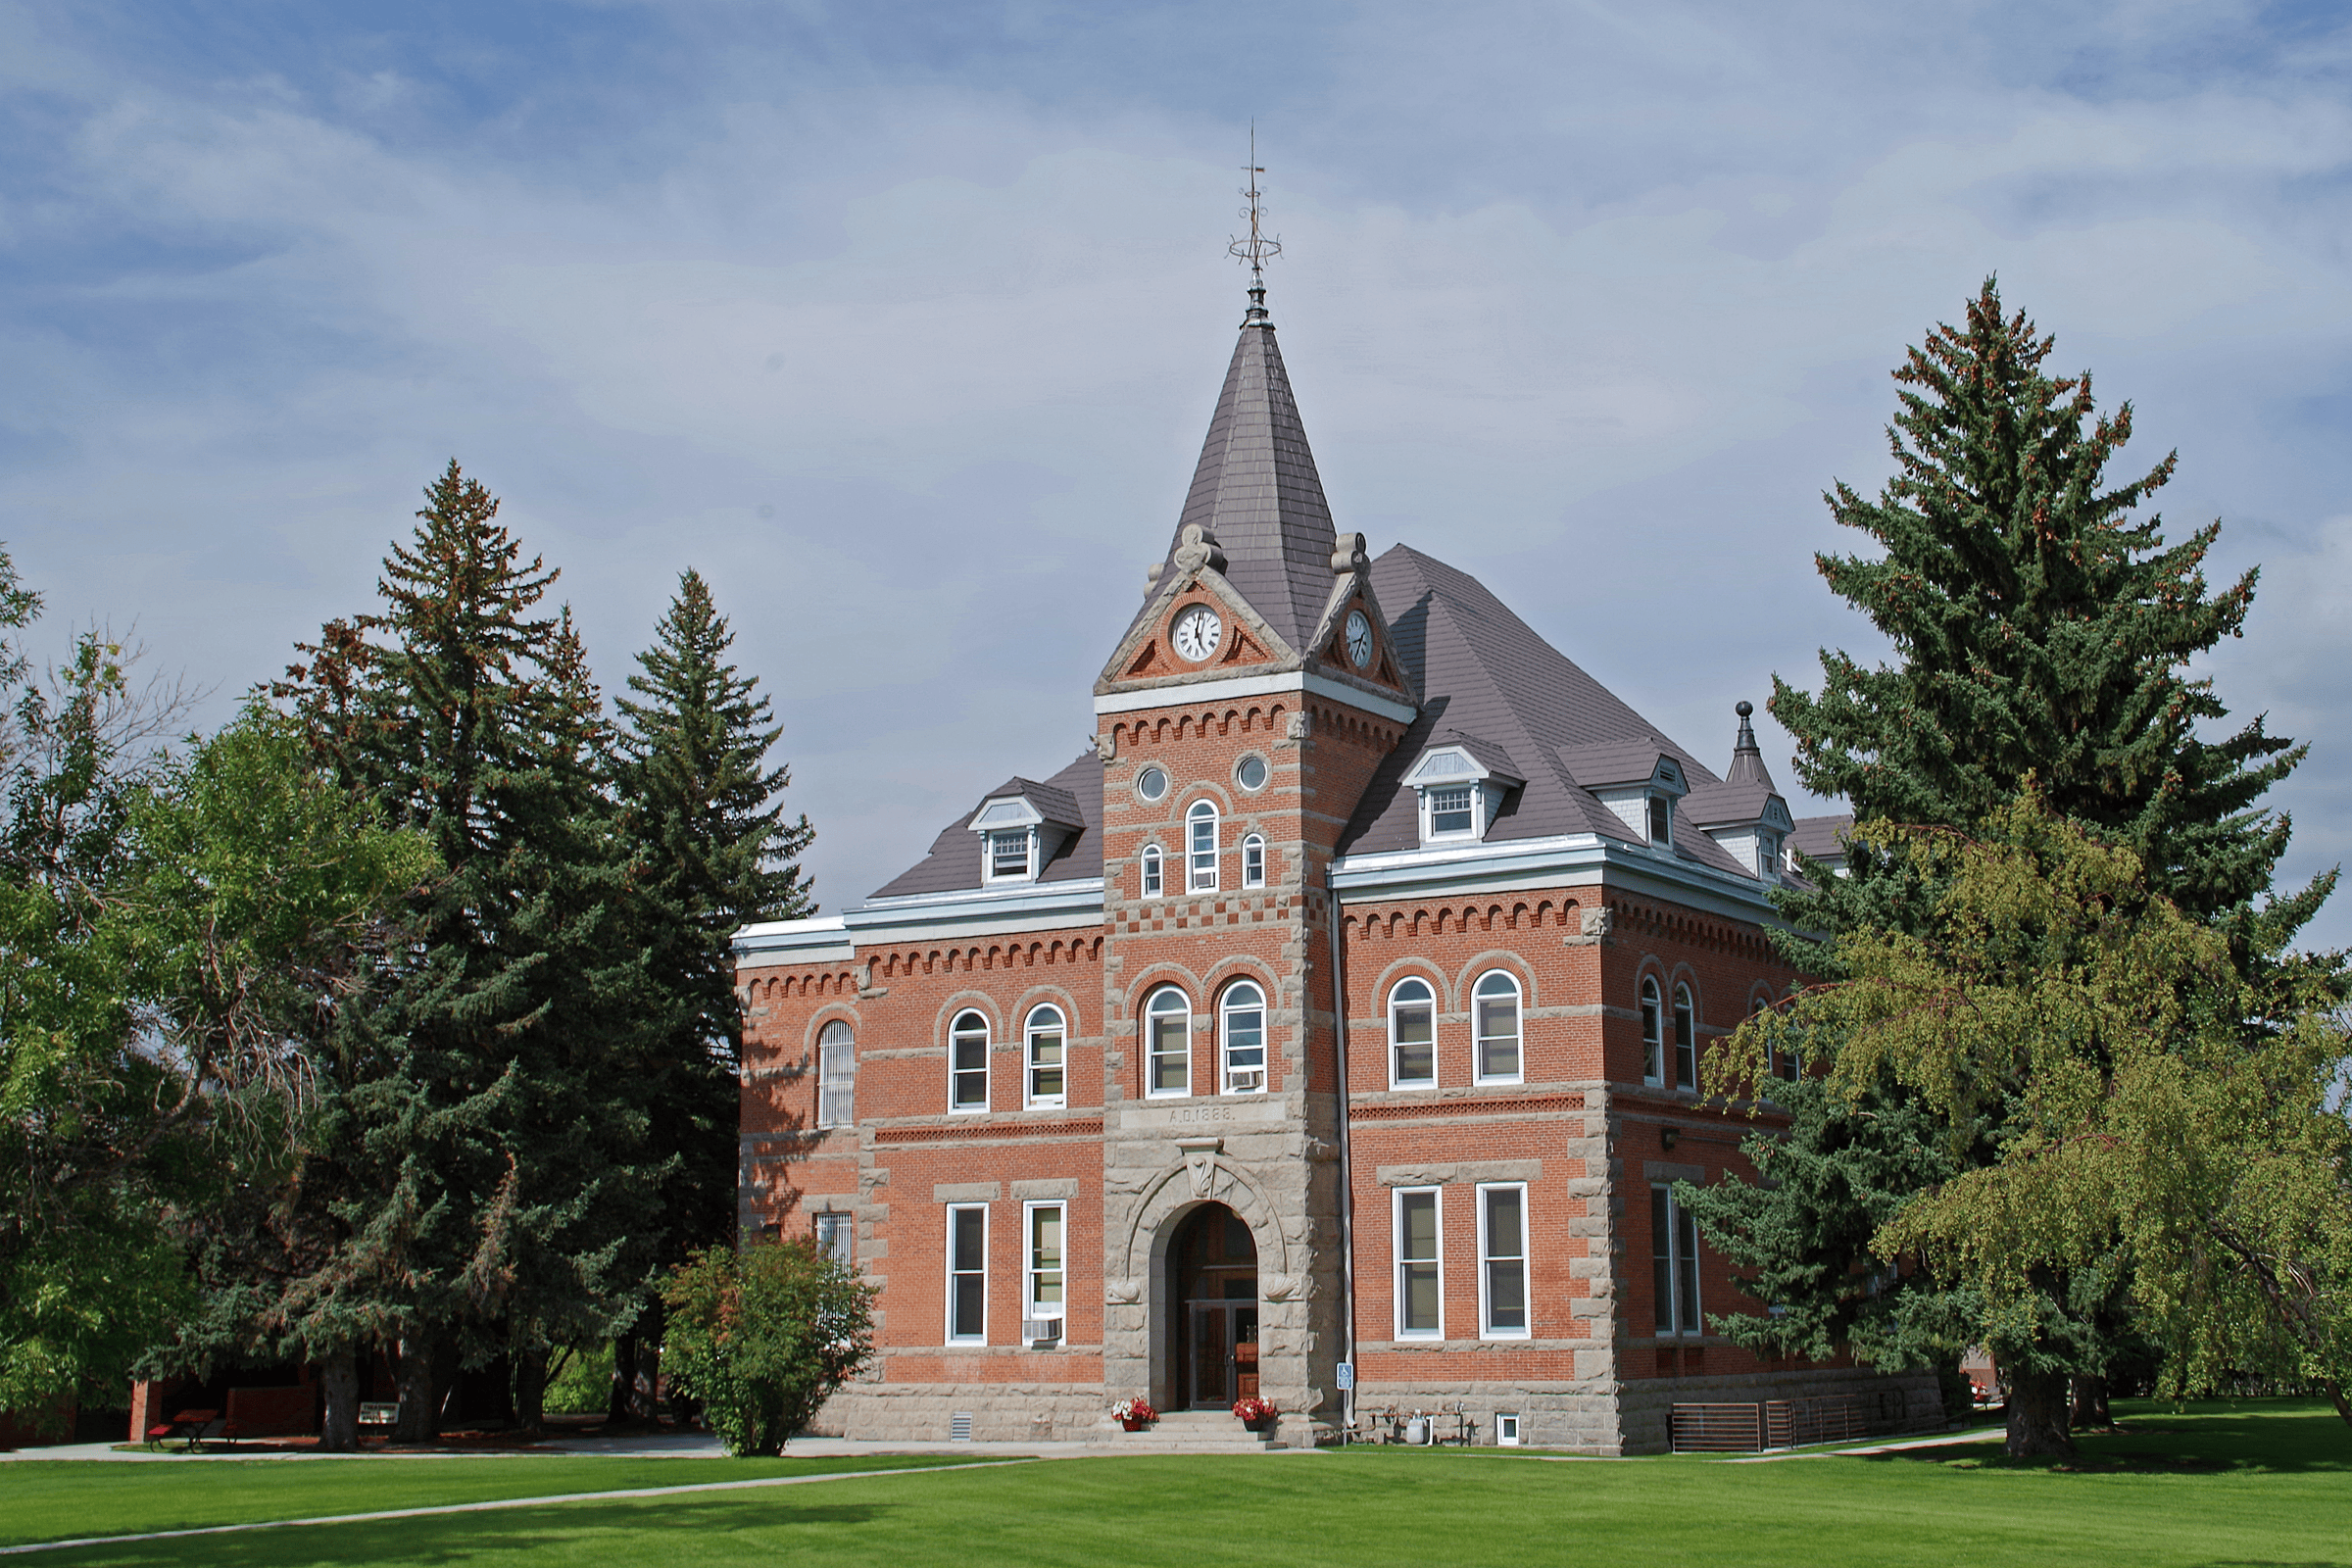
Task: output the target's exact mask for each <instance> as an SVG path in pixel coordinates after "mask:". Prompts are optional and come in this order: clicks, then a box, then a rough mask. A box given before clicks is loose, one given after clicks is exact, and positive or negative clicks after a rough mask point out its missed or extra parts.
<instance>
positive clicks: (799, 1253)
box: [662, 1239, 874, 1458]
mask: <svg viewBox="0 0 2352 1568" xmlns="http://www.w3.org/2000/svg"><path fill="white" fill-rule="evenodd" d="M873 1298H874V1292H873V1290H872V1288H871V1287H870V1286H866V1285H863V1284H860V1283H859V1282H858V1277H857V1275H856V1274H855V1273H853V1272H852V1271H851V1270H850V1269H849V1268H848V1267H847V1266H846V1265H844V1264H841V1263H837V1262H835V1261H833V1260H832V1259H831V1258H828V1257H825V1256H823V1255H822V1254H820V1253H819V1252H818V1251H817V1250H816V1247H815V1244H814V1243H813V1242H811V1241H808V1240H801V1239H796V1240H793V1241H761V1242H754V1243H752V1244H751V1245H749V1246H748V1247H746V1248H744V1249H743V1250H741V1251H740V1252H739V1251H737V1250H734V1249H732V1248H727V1247H711V1248H706V1249H704V1250H701V1251H699V1252H696V1253H695V1254H694V1255H693V1256H691V1257H689V1258H688V1259H687V1260H686V1261H685V1262H684V1263H681V1264H679V1265H678V1266H677V1267H676V1268H674V1269H672V1270H671V1271H670V1275H669V1278H668V1280H667V1281H666V1282H664V1283H663V1285H662V1299H663V1300H664V1301H666V1302H668V1303H669V1324H668V1329H667V1332H666V1333H665V1334H664V1335H663V1340H662V1365H663V1367H664V1369H665V1370H667V1372H668V1373H669V1380H670V1386H671V1387H672V1388H673V1389H675V1390H677V1391H678V1392H679V1393H682V1394H685V1395H687V1396H689V1397H693V1398H696V1399H700V1400H701V1401H702V1402H703V1419H704V1421H705V1423H707V1424H708V1425H709V1426H710V1428H711V1431H712V1432H713V1433H715V1434H717V1436H718V1439H719V1441H720V1442H721V1443H723V1444H725V1445H726V1448H727V1451H728V1452H729V1453H731V1454H733V1455H735V1456H736V1457H737V1458H746V1457H750V1456H753V1455H761V1454H775V1453H779V1452H781V1451H782V1450H783V1447H784V1440H785V1439H787V1438H789V1437H791V1436H792V1435H793V1434H794V1433H796V1432H799V1431H801V1430H802V1429H803V1428H805V1427H806V1426H808V1424H809V1421H810V1419H811V1418H813V1417H814V1416H815V1414H816V1411H817V1407H818V1406H819V1405H821V1404H823V1403H824V1402H825V1399H826V1397H827V1396H829V1395H830V1394H832V1392H833V1391H834V1390H835V1389H837V1388H839V1387H841V1385H843V1384H844V1383H847V1382H848V1381H849V1380H850V1379H851V1378H852V1377H854V1376H856V1375H857V1373H858V1369H859V1368H860V1367H862V1366H864V1365H865V1363H866V1362H867V1361H868V1360H869V1359H871V1358H872V1356H873V1353H874V1341H873Z"/></svg>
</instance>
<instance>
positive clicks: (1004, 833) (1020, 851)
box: [988, 827, 1037, 882]
mask: <svg viewBox="0 0 2352 1568" xmlns="http://www.w3.org/2000/svg"><path fill="white" fill-rule="evenodd" d="M1036 843H1037V830H1036V829H1035V828H1026V827H1016V828H1000V829H998V830H997V831H995V832H993V833H991V834H989V835H988V879H989V880H990V881H991V882H1025V881H1027V880H1028V879H1029V877H1030V875H1031V873H1032V872H1033V871H1034V869H1035V867H1034V866H1032V865H1031V864H1030V860H1029V852H1030V850H1031V849H1032V848H1034V847H1035V845H1036Z"/></svg>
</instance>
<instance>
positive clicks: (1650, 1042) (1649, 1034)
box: [1642, 975, 1666, 1084]
mask: <svg viewBox="0 0 2352 1568" xmlns="http://www.w3.org/2000/svg"><path fill="white" fill-rule="evenodd" d="M1664 1012H1665V1007H1664V1005H1663V1004H1662V1003H1661V1002H1660V1000H1659V998H1658V982H1657V981H1656V980H1654V979H1652V978H1650V977H1649V976H1646V975H1644V976H1643V977H1642V1082H1643V1083H1645V1084H1658V1083H1664V1082H1665V1081H1666V1078H1665V1073H1666V1043H1665V1038H1664V1035H1663V1030H1664V1028H1665V1022H1664V1018H1663V1014H1664Z"/></svg>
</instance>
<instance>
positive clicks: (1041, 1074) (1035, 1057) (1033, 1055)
mask: <svg viewBox="0 0 2352 1568" xmlns="http://www.w3.org/2000/svg"><path fill="white" fill-rule="evenodd" d="M1028 1033H1029V1068H1028V1072H1029V1082H1028V1101H1029V1103H1030V1104H1032V1105H1058V1104H1060V1103H1062V1099H1063V1093H1062V1067H1063V1063H1062V1059H1061V1058H1062V1050H1063V1047H1064V1046H1065V1045H1067V1043H1068V1039H1069V1029H1068V1026H1067V1025H1065V1024H1064V1023H1063V1022H1062V1017H1061V1009H1060V1008H1059V1007H1032V1008H1030V1009H1029V1031H1028Z"/></svg>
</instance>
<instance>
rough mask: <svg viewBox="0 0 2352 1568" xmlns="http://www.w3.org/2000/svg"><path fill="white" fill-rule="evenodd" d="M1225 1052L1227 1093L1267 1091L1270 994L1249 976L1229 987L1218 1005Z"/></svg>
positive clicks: (1253, 1093)
mask: <svg viewBox="0 0 2352 1568" xmlns="http://www.w3.org/2000/svg"><path fill="white" fill-rule="evenodd" d="M1218 1013H1219V1017H1218V1020H1217V1029H1218V1033H1219V1034H1220V1035H1221V1036H1222V1039H1221V1040H1220V1041H1219V1045H1220V1046H1221V1047H1222V1048H1223V1051H1224V1055H1225V1093H1227V1094H1229V1095H1257V1094H1263V1093H1264V1092H1265V1088H1266V994H1265V993H1264V992H1262V991H1260V990H1258V989H1257V987H1256V986H1255V985H1253V984H1251V983H1250V981H1247V980H1236V981H1235V982H1234V983H1233V984H1232V985H1229V986H1227V987H1226V988H1225V1000H1224V1005H1222V1006H1221V1007H1219V1008H1218Z"/></svg>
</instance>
